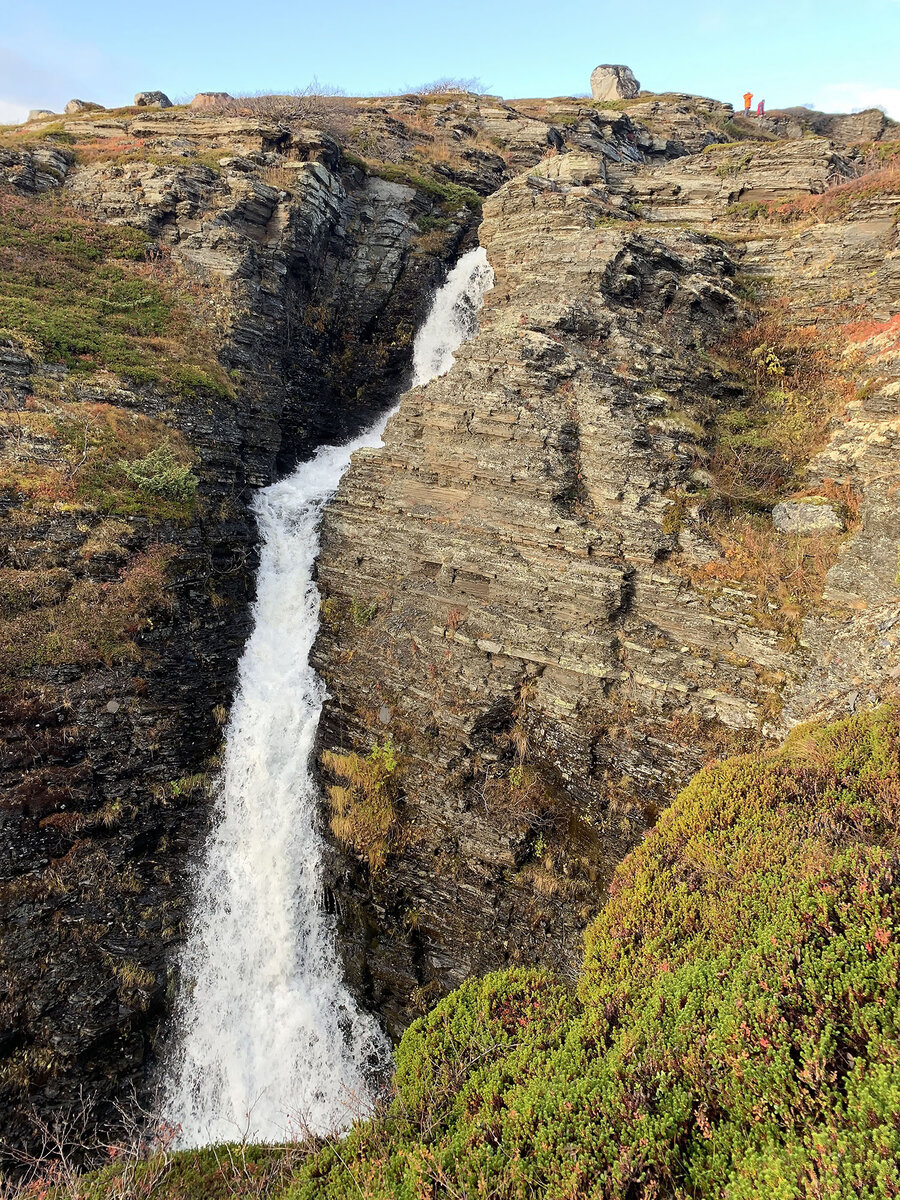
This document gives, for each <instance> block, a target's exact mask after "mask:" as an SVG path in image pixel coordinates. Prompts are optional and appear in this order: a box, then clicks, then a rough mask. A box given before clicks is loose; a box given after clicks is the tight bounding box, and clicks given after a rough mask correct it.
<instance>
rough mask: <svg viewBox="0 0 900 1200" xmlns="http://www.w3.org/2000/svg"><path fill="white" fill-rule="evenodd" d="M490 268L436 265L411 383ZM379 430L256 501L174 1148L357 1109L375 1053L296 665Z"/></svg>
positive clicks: (323, 1122) (432, 360) (302, 667)
mask: <svg viewBox="0 0 900 1200" xmlns="http://www.w3.org/2000/svg"><path fill="white" fill-rule="evenodd" d="M492 279H493V272H492V271H491V269H490V267H489V266H488V263H487V258H486V256H485V254H484V251H483V250H481V249H477V250H472V251H470V252H469V253H468V254H466V255H464V256H463V258H462V259H460V261H459V263H458V264H457V265H456V267H455V268H454V269H453V270H452V271H451V272H450V274H449V276H448V278H447V281H446V283H445V284H444V286H443V287H442V288H441V290H440V291H439V292H438V293H437V295H436V296H435V300H434V303H433V306H432V309H431V312H430V313H429V316H428V318H427V320H426V321H425V324H424V325H423V326H422V328H421V329H420V331H419V334H418V336H417V338H416V343H415V348H414V360H413V375H414V378H413V383H414V385H418V384H422V383H426V382H427V381H428V380H429V379H432V378H434V377H435V376H436V375H441V374H443V373H444V372H446V371H448V370H449V369H450V367H451V365H452V363H453V352H454V351H455V350H456V349H457V348H458V347H459V346H460V345H461V343H462V342H463V341H465V340H466V339H467V338H468V337H471V336H472V335H473V334H474V332H475V330H476V328H477V313H478V309H479V308H480V306H481V301H482V299H483V297H484V293H485V292H486V291H487V290H488V288H489V287H490V286H491V283H492ZM386 423H387V417H383V418H382V419H380V420H379V421H378V422H376V424H375V425H373V426H372V427H371V428H370V429H368V430H366V432H365V433H362V434H361V435H360V436H359V437H358V438H356V439H355V440H354V441H352V442H350V443H348V444H347V445H345V446H323V447H322V448H321V449H320V450H319V451H318V452H317V453H316V455H315V456H314V457H313V458H312V459H311V460H310V461H309V462H307V463H304V464H303V465H302V466H300V467H298V468H297V470H296V471H295V472H294V473H293V474H292V475H291V476H289V477H288V478H287V479H284V480H282V481H281V482H280V483H276V484H273V485H272V486H271V487H269V488H266V489H265V490H264V491H263V492H261V493H260V494H259V496H258V498H257V500H256V505H255V508H256V516H257V520H258V523H259V530H260V535H261V539H262V549H261V555H260V566H259V579H258V584H257V599H256V605H255V626H254V630H253V633H252V635H251V637H250V639H249V641H248V643H247V646H246V649H245V651H244V655H243V658H242V660H241V664H240V679H239V689H238V694H237V697H236V699H235V702H234V706H233V709H232V713H231V717H230V720H229V723H228V729H227V734H226V751H225V761H224V765H223V770H222V776H221V781H220V788H219V795H218V803H217V811H218V823H217V825H216V828H215V829H214V831H213V833H212V835H211V837H210V842H209V845H208V847H207V851H206V855H205V860H204V863H203V866H202V868H201V870H200V872H199V876H198V879H197V896H196V907H195V915H194V922H193V926H192V929H191V933H190V937H189V939H188V942H187V945H186V947H185V950H184V952H183V956H182V960H181V973H182V979H183V981H184V986H183V991H182V995H181V997H180V1001H179V1009H178V1014H177V1027H178V1029H179V1038H178V1044H177V1049H176V1052H175V1054H174V1062H173V1064H172V1067H171V1071H170V1074H169V1078H168V1081H167V1084H166V1105H165V1107H166V1117H167V1119H168V1120H169V1121H171V1122H172V1123H173V1124H174V1125H177V1126H180V1129H181V1133H180V1138H179V1141H180V1144H181V1145H185V1146H199V1145H205V1144H206V1143H209V1142H215V1141H222V1140H229V1139H231V1140H233V1139H234V1138H235V1136H237V1135H241V1136H247V1137H249V1138H252V1139H253V1140H257V1141H274V1140H280V1139H282V1138H285V1137H290V1136H291V1134H292V1133H295V1132H298V1131H304V1130H309V1131H311V1132H313V1133H327V1132H331V1131H333V1130H336V1129H340V1128H342V1127H344V1126H346V1125H347V1124H348V1123H349V1122H350V1121H351V1120H352V1119H353V1118H354V1117H355V1116H357V1115H359V1114H360V1113H361V1112H365V1111H366V1109H367V1108H368V1106H369V1104H370V1103H371V1096H370V1092H369V1088H368V1084H367V1080H368V1079H369V1078H371V1077H372V1075H373V1074H375V1073H377V1072H378V1071H379V1068H381V1069H383V1068H385V1067H386V1066H387V1065H388V1064H389V1061H390V1048H389V1046H388V1043H387V1040H386V1039H385V1037H384V1035H383V1034H382V1033H381V1030H380V1029H379V1027H378V1025H377V1023H376V1022H375V1021H374V1019H373V1018H372V1017H370V1016H368V1015H367V1014H365V1013H363V1012H361V1011H360V1010H359V1009H358V1008H357V1006H356V1004H355V1003H354V1001H353V999H352V997H351V996H350V994H349V992H348V991H347V989H346V988H345V986H344V983H343V980H342V975H341V968H340V963H339V959H338V955H337V951H336V948H335V945H334V931H333V925H332V922H331V920H330V919H329V917H328V916H327V914H326V913H325V910H324V908H323V904H322V899H323V897H322V880H321V835H320V832H319V828H318V824H317V822H318V817H317V812H318V803H319V796H318V792H317V788H316V783H315V780H314V778H313V775H312V773H311V756H312V750H313V743H314V740H315V735H316V727H317V725H318V722H319V714H320V712H321V709H322V702H323V700H324V697H325V686H324V684H323V683H322V681H321V680H320V679H319V678H318V676H317V675H316V674H315V672H314V671H313V669H312V667H311V666H310V663H309V654H310V650H311V649H312V644H313V641H314V639H315V636H316V630H317V628H318V623H319V619H318V608H319V596H318V591H317V589H316V585H315V582H314V580H313V567H314V564H315V560H316V555H317V553H318V550H319V523H320V519H321V515H322V510H323V508H324V506H325V504H326V503H327V502H328V500H329V499H330V498H331V496H332V495H333V493H334V491H335V489H336V488H337V485H338V483H339V482H340V479H341V476H342V475H343V474H344V472H345V471H346V470H347V468H348V466H349V465H350V456H351V454H352V453H353V451H354V450H357V449H359V448H361V447H363V446H379V445H381V435H382V433H383V431H384V427H385V424H386Z"/></svg>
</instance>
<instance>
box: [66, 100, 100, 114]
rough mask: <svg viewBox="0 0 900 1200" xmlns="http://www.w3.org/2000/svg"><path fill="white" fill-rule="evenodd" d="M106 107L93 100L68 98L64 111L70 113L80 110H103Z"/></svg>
mask: <svg viewBox="0 0 900 1200" xmlns="http://www.w3.org/2000/svg"><path fill="white" fill-rule="evenodd" d="M105 111H106V109H105V108H104V106H103V105H102V104H95V103H94V102H93V100H70V101H69V103H68V104H67V105H66V112H67V113H69V115H71V114H72V113H82V112H105Z"/></svg>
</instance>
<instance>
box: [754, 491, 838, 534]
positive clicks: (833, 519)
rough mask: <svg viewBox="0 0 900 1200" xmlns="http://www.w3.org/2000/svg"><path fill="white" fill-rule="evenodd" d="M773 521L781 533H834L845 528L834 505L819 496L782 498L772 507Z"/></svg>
mask: <svg viewBox="0 0 900 1200" xmlns="http://www.w3.org/2000/svg"><path fill="white" fill-rule="evenodd" d="M772 523H773V525H774V526H775V528H776V529H777V530H778V532H779V533H833V532H835V531H837V532H840V531H842V530H843V528H844V522H843V521H842V520H841V518H840V517H839V516H838V514H837V513H836V512H835V510H834V508H833V506H832V505H831V504H829V503H828V501H827V500H824V499H822V498H821V497H819V496H811V497H809V498H808V499H804V500H782V502H781V503H780V504H776V505H775V507H774V508H773V509H772Z"/></svg>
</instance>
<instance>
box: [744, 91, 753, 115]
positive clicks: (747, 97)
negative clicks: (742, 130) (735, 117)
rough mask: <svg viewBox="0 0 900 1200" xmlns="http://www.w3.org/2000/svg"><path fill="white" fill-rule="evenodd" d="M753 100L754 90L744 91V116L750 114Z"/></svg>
mask: <svg viewBox="0 0 900 1200" xmlns="http://www.w3.org/2000/svg"><path fill="white" fill-rule="evenodd" d="M752 100H753V93H752V92H744V116H745V117H749V116H750V103H751V101H752Z"/></svg>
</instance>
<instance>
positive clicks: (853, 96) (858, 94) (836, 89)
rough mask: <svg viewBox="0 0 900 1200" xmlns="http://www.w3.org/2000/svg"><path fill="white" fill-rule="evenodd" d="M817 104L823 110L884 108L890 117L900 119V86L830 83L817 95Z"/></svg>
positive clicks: (839, 110)
mask: <svg viewBox="0 0 900 1200" xmlns="http://www.w3.org/2000/svg"><path fill="white" fill-rule="evenodd" d="M815 106H816V108H818V109H821V110H822V111H823V112H858V111H859V110H860V109H863V108H883V109H884V111H885V112H886V113H887V115H888V116H889V117H893V118H894V120H896V121H900V88H892V87H872V86H871V84H868V83H830V84H828V85H827V87H824V88H823V89H822V90H821V91H820V92H819V93H818V95H817V96H816V98H815Z"/></svg>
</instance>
